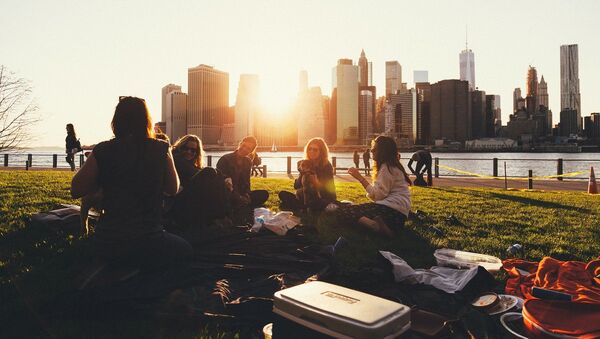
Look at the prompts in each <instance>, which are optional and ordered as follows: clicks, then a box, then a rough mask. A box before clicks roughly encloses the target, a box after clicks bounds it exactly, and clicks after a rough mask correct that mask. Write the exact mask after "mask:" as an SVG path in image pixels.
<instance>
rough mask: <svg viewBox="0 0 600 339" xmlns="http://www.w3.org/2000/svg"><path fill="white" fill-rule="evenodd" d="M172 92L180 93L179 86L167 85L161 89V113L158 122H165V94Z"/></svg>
mask: <svg viewBox="0 0 600 339" xmlns="http://www.w3.org/2000/svg"><path fill="white" fill-rule="evenodd" d="M173 91H180V92H181V86H177V85H174V84H168V85H166V86H165V87H163V88H162V91H161V99H162V111H161V115H160V121H167V94H169V93H171V92H173Z"/></svg>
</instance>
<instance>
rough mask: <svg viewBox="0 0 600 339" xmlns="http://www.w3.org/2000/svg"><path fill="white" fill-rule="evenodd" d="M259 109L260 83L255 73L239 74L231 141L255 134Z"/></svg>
mask: <svg viewBox="0 0 600 339" xmlns="http://www.w3.org/2000/svg"><path fill="white" fill-rule="evenodd" d="M259 111H260V83H259V79H258V75H256V74H241V75H240V82H239V84H238V90H237V97H236V99H235V110H234V112H235V113H234V122H235V123H234V126H233V138H234V140H233V142H234V143H236V144H237V143H238V142H240V141H241V140H242V139H243V138H244V137H245V136H247V135H254V134H255V124H256V122H257V118H258V114H259Z"/></svg>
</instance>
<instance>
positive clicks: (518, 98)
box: [513, 88, 525, 113]
mask: <svg viewBox="0 0 600 339" xmlns="http://www.w3.org/2000/svg"><path fill="white" fill-rule="evenodd" d="M523 107H525V99H523V96H522V95H521V89H520V88H515V90H514V91H513V113H516V112H517V111H518V110H520V109H521V108H523Z"/></svg>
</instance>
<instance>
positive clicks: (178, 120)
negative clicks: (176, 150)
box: [164, 91, 187, 143]
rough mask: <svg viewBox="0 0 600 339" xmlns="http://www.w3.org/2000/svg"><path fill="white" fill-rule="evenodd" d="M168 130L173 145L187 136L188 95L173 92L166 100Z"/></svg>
mask: <svg viewBox="0 0 600 339" xmlns="http://www.w3.org/2000/svg"><path fill="white" fill-rule="evenodd" d="M166 101H167V102H166V110H167V112H166V120H165V122H166V128H165V129H166V130H165V131H164V132H165V133H166V134H167V135H168V136H169V138H170V139H171V142H172V143H175V141H177V139H179V138H181V137H182V136H184V135H186V134H187V94H185V93H182V92H181V91H171V92H169V94H167V100H166Z"/></svg>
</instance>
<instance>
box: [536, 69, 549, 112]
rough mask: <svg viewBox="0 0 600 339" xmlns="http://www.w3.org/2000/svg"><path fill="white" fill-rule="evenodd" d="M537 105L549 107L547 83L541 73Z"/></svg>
mask: <svg viewBox="0 0 600 339" xmlns="http://www.w3.org/2000/svg"><path fill="white" fill-rule="evenodd" d="M537 97H538V100H537V102H538V105H539V106H546V107H550V106H549V103H548V84H547V83H546V81H545V80H544V76H543V75H542V79H540V83H539V84H538V93H537Z"/></svg>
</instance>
